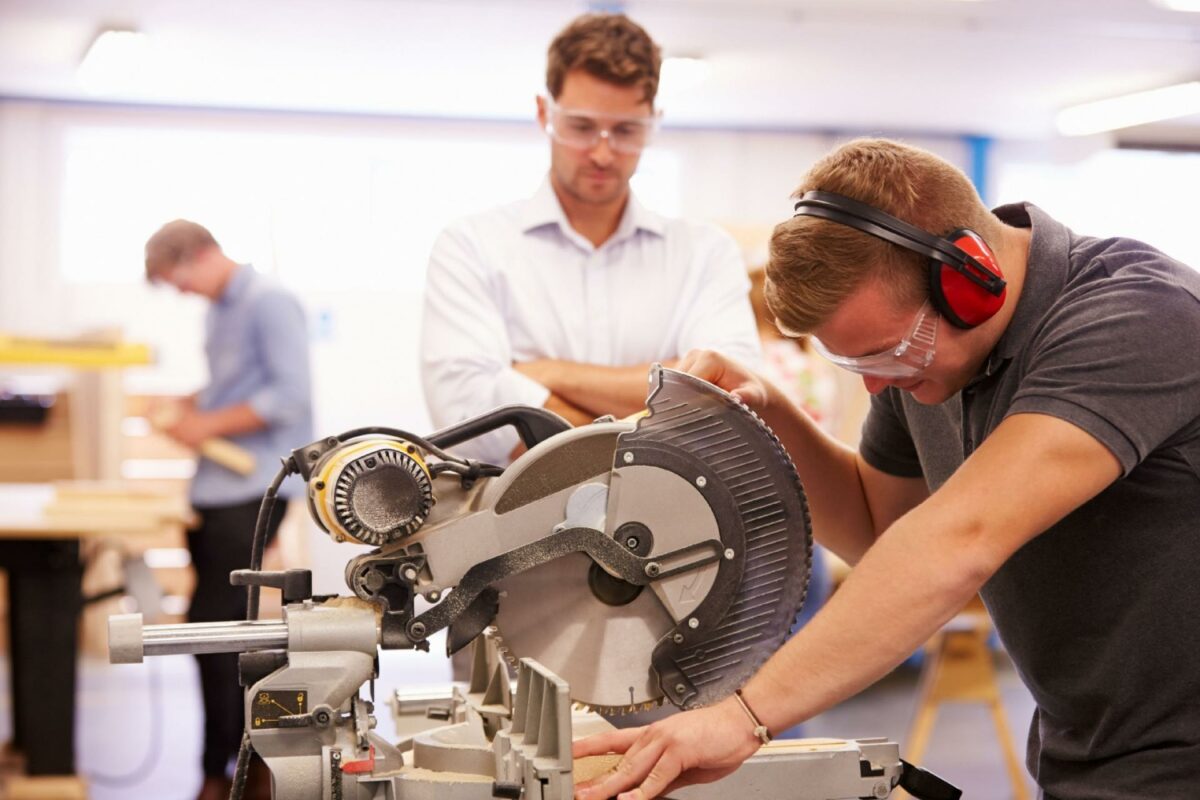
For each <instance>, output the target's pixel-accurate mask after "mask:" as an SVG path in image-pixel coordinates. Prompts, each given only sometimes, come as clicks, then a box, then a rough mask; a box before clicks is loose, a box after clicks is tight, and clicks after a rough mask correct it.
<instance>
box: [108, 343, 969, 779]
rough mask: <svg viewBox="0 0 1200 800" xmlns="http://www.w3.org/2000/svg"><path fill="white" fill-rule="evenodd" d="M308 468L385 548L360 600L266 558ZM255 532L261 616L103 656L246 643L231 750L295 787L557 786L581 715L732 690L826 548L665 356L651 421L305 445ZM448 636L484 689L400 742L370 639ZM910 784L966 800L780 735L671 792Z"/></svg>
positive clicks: (896, 768)
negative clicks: (498, 448)
mask: <svg viewBox="0 0 1200 800" xmlns="http://www.w3.org/2000/svg"><path fill="white" fill-rule="evenodd" d="M508 425H511V426H514V427H515V428H516V429H517V431H518V433H519V435H520V437H521V439H522V441H523V443H524V444H525V446H526V447H527V448H528V449H527V450H526V452H525V453H524V454H523V455H521V456H520V457H519V458H517V459H516V460H515V461H514V462H513V464H512V465H511V466H509V467H507V468H503V469H502V468H499V467H496V466H493V465H488V464H483V463H480V462H477V461H473V460H471V459H467V458H463V457H460V456H458V455H455V454H454V449H455V447H456V446H457V445H460V444H462V443H464V442H467V441H469V440H471V439H474V438H476V437H478V436H482V435H484V434H487V433H490V432H492V431H494V430H496V429H497V428H500V427H503V426H508ZM293 473H297V474H299V475H300V476H301V477H302V478H303V479H304V480H305V481H306V482H307V485H308V505H309V510H310V512H311V513H312V516H313V517H314V519H315V520H316V521H317V523H318V524H319V525H320V526H321V527H322V528H323V529H324V530H325V531H327V532H328V533H329V534H330V536H332V537H333V538H334V539H335V540H337V541H353V542H359V543H363V544H367V545H372V546H374V547H375V549H374V550H373V551H371V552H369V553H366V554H363V555H359V556H357V557H355V558H353V559H351V560H350V562H349V563H348V564H347V566H346V571H345V576H346V583H347V585H348V586H349V587H350V589H351V590H352V591H353V594H354V596H353V597H337V598H331V597H314V596H313V593H312V589H311V576H310V574H309V573H308V572H307V571H306V570H290V571H288V572H263V571H262V570H261V569H260V567H261V563H262V561H261V559H262V545H263V536H262V531H263V529H264V527H265V526H264V524H263V522H264V520H265V519H266V516H267V514H269V511H270V508H271V506H272V505H273V503H274V495H275V491H276V490H277V489H278V487H279V485H280V483H281V482H282V480H283V479H284V478H285V477H286V476H287V475H289V474H293ZM255 538H256V543H255V552H254V553H253V555H252V559H251V569H250V570H241V571H237V572H234V573H233V574H232V575H231V580H232V582H233V583H234V584H236V585H245V586H248V587H250V588H249V596H250V603H249V609H248V614H247V617H248V618H247V620H246V621H241V622H228V623H200V624H186V625H155V626H143V625H142V623H141V618H140V615H125V616H123V617H114V618H113V619H112V620H111V621H110V634H109V638H110V657H111V659H112V660H113V661H114V662H131V661H140V660H141V659H142V657H143V656H144V655H154V654H163V653H182V652H186V653H212V652H239V653H242V655H241V657H240V671H241V679H242V685H243V686H245V687H246V689H247V702H246V732H247V735H246V740H245V746H244V747H243V758H241V759H239V763H240V764H241V763H244V757H245V755H246V754H247V752H248V748H250V747H252V748H253V749H254V750H255V751H256V752H257V753H258V754H259V755H260V756H261V757H262V758H263V759H264V760H265V762H266V764H267V766H268V767H269V768H270V770H271V773H272V777H273V784H274V792H275V797H277V798H283V799H285V800H317V798H321V800H343V798H345V800H401V799H403V800H423V798H426V797H429V798H433V797H438V798H451V799H452V800H457V799H458V798H461V800H483V799H484V798H489V797H522V796H524V797H526V798H528V799H529V800H534V799H535V798H537V799H538V800H568V798H570V797H571V794H572V787H573V785H574V781H575V780H576V777H574V776H573V772H572V770H573V767H574V765H573V764H572V761H571V754H570V750H571V746H570V742H571V737H572V735H573V732H574V733H575V734H581V733H589V732H595V731H597V730H600V729H603V728H604V727H607V726H608V723H607V722H606V721H605V719H604V717H605V716H608V717H611V716H613V715H620V714H623V713H626V712H630V711H639V710H643V709H646V708H652V707H654V706H657V705H659V704H661V703H663V701H664V700H665V701H669V702H670V703H671V704H672V705H674V706H677V707H679V708H684V709H687V708H694V707H698V706H702V705H706V704H710V703H713V702H716V701H718V700H720V699H722V698H724V697H726V696H728V695H729V694H730V693H732V692H733V690H734V689H736V688H738V687H740V686H741V685H742V684H743V683H744V682H745V681H746V680H748V679H749V678H750V676H751V675H752V674H753V673H754V671H755V670H756V669H757V668H758V667H759V666H760V665H761V664H762V663H763V662H764V661H765V660H766V659H767V658H768V657H769V656H770V655H771V653H773V652H774V651H775V650H776V649H777V648H778V647H779V646H780V645H781V644H782V642H783V639H784V637H785V636H786V635H787V632H788V629H789V626H790V625H791V623H792V621H793V619H794V618H795V615H796V612H797V611H798V609H799V608H800V606H801V604H802V603H803V600H804V593H805V589H806V586H807V583H808V575H809V565H810V557H811V532H810V527H809V519H808V511H807V508H806V505H805V500H804V494H803V491H802V489H801V486H800V483H799V480H798V478H797V475H796V471H795V469H794V467H793V466H792V463H791V461H790V459H789V458H788V456H787V454H786V452H785V451H784V450H783V448H782V446H781V445H780V443H779V441H778V440H777V439H776V438H775V436H774V434H772V433H771V432H770V430H769V429H767V427H766V426H765V425H764V424H763V423H762V422H761V421H760V420H759V419H758V418H757V417H756V416H755V415H754V414H753V413H752V412H750V411H749V409H747V408H746V407H745V406H744V405H742V404H741V403H740V402H738V401H737V400H736V399H734V398H733V397H731V396H730V395H728V394H726V393H724V392H722V391H720V390H719V389H716V388H715V387H713V386H712V385H710V384H708V383H705V382H704V381H701V380H698V379H696V378H694V377H692V376H689V375H686V374H683V373H680V372H675V371H672V370H669V369H664V368H662V367H659V366H656V367H654V368H653V369H652V370H651V373H650V392H649V399H648V400H647V410H646V412H645V413H644V414H642V415H640V416H638V417H637V418H636V419H629V420H615V419H613V418H611V417H605V418H601V419H599V420H597V421H596V422H594V423H593V424H590V425H585V426H582V427H579V428H571V427H570V426H569V425H568V424H567V423H566V422H564V421H563V420H561V419H560V418H559V417H557V416H556V415H554V414H551V413H549V412H547V411H545V410H543V409H536V408H529V407H522V406H509V407H504V408H501V409H498V410H496V411H494V412H492V413H490V414H486V415H484V416H482V417H479V418H475V419H472V420H468V421H467V422H465V423H462V424H460V425H458V426H455V427H453V428H449V429H446V430H443V431H440V432H438V433H436V434H433V435H431V436H428V437H421V436H416V435H413V434H410V433H407V432H405V431H399V430H394V429H388V428H365V429H358V430H354V431H349V432H347V433H345V434H342V435H341V436H336V437H329V438H326V439H322V440H320V441H317V442H314V443H312V444H310V445H308V446H306V447H302V448H299V449H297V450H295V451H294V452H293V453H292V454H291V455H290V457H288V458H287V459H285V461H284V466H283V468H282V469H281V471H280V474H279V475H278V476H277V477H276V480H275V481H274V482H273V483H272V485H271V486H270V487H269V488H268V490H267V493H266V496H265V497H264V501H263V514H262V515H260V525H259V530H258V532H257V535H256V537H255ZM264 586H267V587H274V588H278V589H280V590H281V591H282V593H283V601H284V610H283V619H282V620H281V621H262V620H258V619H257V616H258V609H257V606H258V592H259V590H260V589H261V588H262V587H264ZM443 629H445V630H446V631H447V635H446V641H447V650H448V651H449V652H451V653H453V652H455V651H457V650H458V649H460V648H462V647H464V646H466V645H467V644H468V643H471V642H476V656H475V660H476V669H475V671H474V674H473V677H472V684H471V685H470V687H468V690H467V691H461V690H460V691H457V692H456V694H455V696H454V697H452V698H450V699H449V703H448V704H440V705H439V704H436V703H434V704H431V706H432V708H433V713H434V715H435V716H440V717H441V719H442V721H443V722H444V723H445V724H443V725H441V726H439V727H436V728H434V729H433V730H430V731H426V732H424V733H421V734H420V735H415V736H412V737H409V738H407V739H405V740H402V741H400V742H388V741H387V740H385V739H384V738H383V737H382V736H381V735H379V733H377V732H376V731H375V727H376V725H375V718H374V716H373V713H372V712H373V710H374V708H373V704H372V701H371V700H367V699H364V698H362V697H361V696H360V690H361V688H362V686H363V685H364V684H366V683H368V682H372V683H371V685H372V690H373V685H374V684H373V680H374V678H375V677H377V673H378V658H377V655H378V649H379V648H380V647H382V648H385V649H388V648H416V649H428V647H429V637H430V636H432V635H433V634H434V633H436V632H438V631H441V630H443ZM508 665H512V666H515V667H517V671H518V678H517V688H516V691H515V696H514V693H513V691H512V687H511V684H510V680H511V677H510V673H509V671H508ZM573 709H575V710H573ZM597 712H599V713H597ZM602 715H603V716H602ZM239 777H240V769H239ZM898 784H900V785H903V786H904V787H905V788H906V789H908V790H909V791H910V792H911V793H913V794H914V795H916V796H925V797H931V798H940V797H948V798H952V797H956V796H957V794H956V790H954V789H953V787H949V786H948V785H947V784H944V783H942V782H940V781H939V780H938V779H936V778H935V777H934V776H931V775H930V774H929V773H926V772H923V771H921V770H918V769H916V768H913V767H911V766H910V765H907V764H905V763H904V762H903V761H901V760H900V758H899V749H898V747H897V745H896V744H895V743H893V742H888V741H886V740H858V741H848V742H846V741H832V742H815V743H814V742H809V743H808V744H804V743H803V742H800V743H791V744H787V745H779V744H777V743H773V744H772V745H771V746H768V747H765V748H764V749H763V750H762V751H761V752H760V753H759V755H758V756H755V757H754V758H752V759H751V760H750V761H749V762H747V764H746V765H745V766H744V767H743V768H741V769H740V770H739V771H738V772H736V773H735V774H734V775H733V776H731V777H729V778H726V779H725V780H724V781H722V782H721V783H719V784H716V785H715V787H712V788H707V789H706V788H704V787H692V788H689V789H686V790H683V791H680V792H678V793H676V794H675V795H674V796H677V797H680V798H689V797H690V798H703V797H707V796H708V794H711V793H712V792H713V791H716V792H726V791H728V790H729V789H730V788H733V787H734V786H736V791H738V792H739V793H742V794H747V793H749V795H751V796H762V797H764V798H765V797H768V796H769V797H790V798H796V799H797V800H799V799H800V798H810V799H811V800H835V798H850V797H877V798H882V797H886V796H887V795H888V794H889V793H890V792H891V790H892V788H893V787H895V786H896V785H898ZM239 785H240V780H235V787H234V793H235V795H236V794H237V793H238V792H239Z"/></svg>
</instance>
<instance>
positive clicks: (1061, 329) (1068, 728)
mask: <svg viewBox="0 0 1200 800" xmlns="http://www.w3.org/2000/svg"><path fill="white" fill-rule="evenodd" d="M996 214H997V215H999V216H1000V217H1001V219H1003V220H1004V221H1005V222H1007V223H1008V224H1010V225H1015V226H1019V227H1032V228H1033V239H1032V243H1031V246H1030V252H1029V269H1028V273H1027V275H1026V281H1025V286H1024V287H1023V289H1022V292H1021V297H1020V299H1019V302H1018V304H1017V308H1016V312H1015V315H1014V317H1013V320H1012V322H1011V323H1010V325H1009V327H1008V329H1007V331H1006V332H1005V333H1004V336H1003V337H1002V338H1001V339H1000V341H999V342H998V343H997V345H996V348H995V350H994V351H993V352H992V353H991V355H990V357H989V358H988V361H987V362H986V364H985V368H984V371H983V373H982V374H981V375H979V376H977V377H976V379H975V380H974V381H972V382H971V383H970V384H969V385H968V386H967V387H966V388H965V389H964V390H963V391H962V392H960V393H959V394H958V395H956V396H954V397H952V398H950V399H949V400H947V401H946V402H944V403H942V404H940V405H936V406H923V405H921V404H919V403H917V402H916V401H914V400H913V399H912V397H911V396H909V395H907V394H906V393H903V392H900V391H898V390H895V389H888V390H886V391H885V392H883V393H882V394H880V395H877V396H876V397H874V398H873V400H872V405H871V411H870V413H869V414H868V416H867V421H866V423H865V424H864V426H863V440H862V444H861V452H862V455H863V458H864V459H865V460H866V461H867V462H868V463H869V464H871V465H872V466H874V467H876V468H878V469H880V470H883V471H885V472H888V473H890V474H893V475H900V476H906V477H920V476H923V477H924V478H925V480H926V481H927V482H928V484H929V488H930V490H931V491H936V490H937V489H938V487H940V486H941V485H942V484H943V483H945V481H946V480H947V479H948V478H949V477H950V475H951V473H953V472H954V471H955V470H956V469H957V468H958V467H959V466H960V465H961V464H962V463H963V461H964V460H965V459H966V458H967V457H968V456H970V454H971V453H972V452H973V451H974V449H975V448H976V447H977V446H978V445H979V443H980V442H981V441H982V440H983V439H984V438H985V437H987V436H988V435H989V434H990V433H991V432H992V431H993V430H994V429H995V428H996V426H997V425H999V424H1000V422H1001V421H1002V420H1004V418H1005V417H1008V416H1009V415H1012V414H1020V413H1038V414H1047V415H1050V416H1054V417H1058V418H1061V419H1064V420H1066V421H1068V422H1070V423H1072V424H1073V425H1076V426H1078V427H1079V428H1081V429H1083V430H1084V431H1086V432H1088V433H1089V434H1091V435H1092V436H1094V437H1095V438H1096V439H1097V440H1098V441H1100V442H1101V443H1102V444H1104V445H1105V446H1106V447H1107V448H1108V449H1109V450H1111V451H1112V453H1113V454H1114V455H1115V456H1116V457H1117V459H1118V460H1119V461H1120V464H1121V469H1122V477H1121V478H1120V479H1119V480H1117V481H1116V482H1115V483H1114V484H1112V485H1111V486H1110V487H1109V488H1107V489H1105V490H1104V491H1103V492H1101V493H1100V494H1099V495H1098V496H1097V497H1095V498H1093V499H1092V500H1091V501H1089V502H1087V503H1085V504H1084V505H1083V506H1081V507H1079V508H1078V509H1076V510H1075V511H1073V512H1072V513H1070V514H1069V515H1067V517H1065V518H1064V519H1063V520H1061V521H1060V522H1059V523H1058V524H1056V525H1054V526H1052V527H1051V528H1049V529H1048V530H1047V531H1045V532H1044V533H1042V534H1041V535H1039V536H1038V537H1036V538H1035V539H1033V540H1032V541H1030V542H1028V543H1027V544H1026V545H1025V546H1024V547H1022V548H1021V549H1020V550H1018V551H1017V552H1016V553H1015V554H1013V556H1012V557H1011V558H1010V559H1009V560H1008V561H1007V562H1006V563H1005V564H1004V566H1003V567H1001V568H1000V570H999V571H998V572H997V573H996V574H995V575H994V576H993V577H992V578H991V580H989V581H988V582H987V584H986V585H985V586H984V588H983V592H982V594H983V598H984V601H985V603H986V604H987V607H988V610H989V611H990V612H991V614H992V617H993V619H994V620H995V622H996V626H997V629H998V630H999V633H1000V636H1001V638H1002V640H1003V641H1004V644H1005V647H1006V648H1007V649H1008V651H1009V653H1010V654H1011V655H1012V658H1013V661H1014V662H1015V664H1016V666H1017V669H1018V670H1019V672H1020V674H1021V677H1022V678H1023V679H1024V681H1025V683H1026V685H1028V687H1029V689H1030V691H1031V692H1032V694H1033V697H1034V700H1035V701H1036V703H1037V709H1036V711H1035V712H1034V717H1033V721H1032V724H1031V726H1030V730H1029V751H1028V761H1027V763H1028V766H1029V770H1030V772H1031V773H1032V775H1033V777H1034V779H1035V780H1037V782H1038V784H1039V785H1040V786H1041V787H1042V789H1043V790H1044V791H1045V793H1046V796H1047V797H1054V798H1062V800H1075V799H1076V798H1078V800H1104V799H1105V798H1113V799H1114V800H1116V799H1117V798H1121V799H1122V800H1124V798H1134V797H1138V798H1143V797H1145V798H1149V797H1153V798H1184V797H1187V798H1193V797H1200V273H1197V272H1195V271H1194V270H1192V269H1190V268H1189V267H1187V266H1185V265H1183V264H1180V263H1179V262H1177V261H1174V260H1173V259H1171V258H1169V257H1168V256H1166V255H1164V254H1162V253H1160V252H1159V251H1157V250H1155V249H1153V248H1152V247H1149V246H1147V245H1145V244H1142V243H1141V242H1137V241H1133V240H1130V239H1096V238H1091V237H1086V236H1078V235H1076V234H1074V233H1072V232H1071V231H1070V230H1068V229H1067V228H1065V227H1064V226H1063V225H1061V224H1059V223H1057V222H1055V221H1054V220H1053V219H1051V218H1050V217H1049V216H1047V215H1046V214H1045V213H1044V212H1042V211H1041V210H1040V209H1038V208H1036V207H1035V206H1032V205H1029V204H1017V205H1011V206H1003V207H1001V208H999V209H997V210H996ZM1029 480H1031V481H1036V480H1038V475H1036V474H1033V475H1030V476H1029ZM1013 502H1017V503H1019V502H1021V498H1020V497H1019V496H1015V497H1013Z"/></svg>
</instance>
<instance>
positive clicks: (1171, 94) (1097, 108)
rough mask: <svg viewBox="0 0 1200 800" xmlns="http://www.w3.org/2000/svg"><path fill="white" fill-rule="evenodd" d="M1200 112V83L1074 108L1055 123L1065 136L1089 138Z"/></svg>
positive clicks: (1063, 112) (1195, 82)
mask: <svg viewBox="0 0 1200 800" xmlns="http://www.w3.org/2000/svg"><path fill="white" fill-rule="evenodd" d="M1197 113H1200V81H1190V82H1189V83H1180V84H1176V85H1175V86H1164V87H1163V88H1161V89H1151V90H1150V91H1147V92H1136V93H1134V94H1126V95H1121V96H1120V97H1110V98H1108V99H1107V100H1096V101H1094V102H1091V103H1082V104H1080V105H1077V106H1071V107H1070V108H1065V109H1063V110H1062V111H1060V112H1058V117H1057V118H1056V120H1055V122H1056V124H1057V125H1058V131H1059V133H1061V134H1063V135H1064V136H1086V135H1087V134H1089V133H1100V132H1101V131H1112V130H1116V129H1118V128H1128V127H1131V126H1133V125H1144V124H1146V123H1148V122H1158V121H1159V120H1164V119H1175V118H1176V117H1186V116H1188V115H1189V114H1197Z"/></svg>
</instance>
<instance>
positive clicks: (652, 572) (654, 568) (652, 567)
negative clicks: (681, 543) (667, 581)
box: [646, 561, 662, 578]
mask: <svg viewBox="0 0 1200 800" xmlns="http://www.w3.org/2000/svg"><path fill="white" fill-rule="evenodd" d="M660 572H662V567H661V566H659V564H658V562H657V561H651V562H650V563H649V564H647V565H646V574H647V575H649V576H650V577H651V578H657V577H658V573H660Z"/></svg>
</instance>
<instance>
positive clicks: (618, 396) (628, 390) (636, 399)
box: [539, 360, 676, 419]
mask: <svg viewBox="0 0 1200 800" xmlns="http://www.w3.org/2000/svg"><path fill="white" fill-rule="evenodd" d="M675 363H676V361H675V360H672V361H666V362H663V366H667V367H670V366H674V365H675ZM549 366H550V368H549V369H547V370H546V371H545V373H544V374H543V375H542V376H539V380H541V381H542V382H543V383H544V384H545V386H546V388H547V389H549V390H550V391H551V392H553V393H554V394H555V395H558V396H559V397H560V398H562V399H563V400H564V401H565V402H567V403H570V404H571V405H572V406H575V407H576V408H579V409H581V410H583V411H585V412H587V413H589V414H590V415H591V417H592V419H594V418H596V417H599V416H603V415H605V414H612V415H613V416H616V417H627V416H629V415H630V414H635V413H637V412H638V411H641V410H642V409H644V408H645V407H646V396H647V395H648V394H649V391H648V384H647V376H648V375H649V374H650V366H651V365H650V364H649V363H647V364H637V365H634V366H628V367H606V366H601V365H598V364H583V363H580V362H576V361H553V362H550V364H549Z"/></svg>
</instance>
